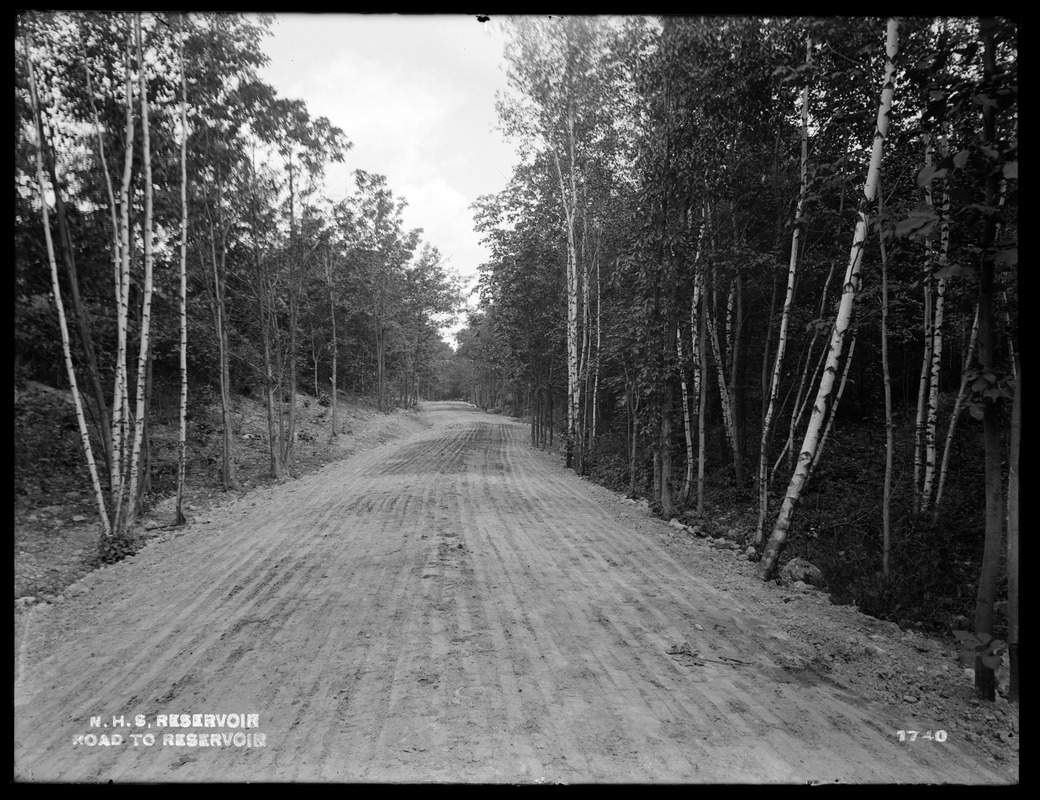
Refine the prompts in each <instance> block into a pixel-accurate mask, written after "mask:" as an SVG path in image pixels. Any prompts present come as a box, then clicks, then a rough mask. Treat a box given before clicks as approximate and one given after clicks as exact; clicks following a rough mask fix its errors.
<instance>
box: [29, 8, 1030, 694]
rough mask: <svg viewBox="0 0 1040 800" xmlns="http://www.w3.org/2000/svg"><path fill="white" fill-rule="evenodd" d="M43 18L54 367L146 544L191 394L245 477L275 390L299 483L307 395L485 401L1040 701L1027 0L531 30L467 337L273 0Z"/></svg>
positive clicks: (45, 231) (423, 249)
mask: <svg viewBox="0 0 1040 800" xmlns="http://www.w3.org/2000/svg"><path fill="white" fill-rule="evenodd" d="M18 22H19V30H18V39H17V41H18V44H17V62H16V63H17V70H16V94H15V103H16V126H15V131H16V141H15V152H16V172H15V180H16V193H15V223H16V227H15V235H16V273H15V276H16V277H15V330H16V342H15V344H16V351H15V377H16V385H17V384H18V383H19V382H24V381H26V380H34V381H40V382H44V383H47V384H49V385H53V386H66V387H67V386H70V385H71V387H72V389H73V393H74V396H75V397H76V398H77V410H78V412H79V413H78V430H79V434H80V436H81V439H82V442H83V445H84V453H85V456H86V461H85V462H84V464H85V467H84V468H85V469H88V470H89V471H90V473H91V476H92V485H93V486H94V491H95V493H96V495H97V507H98V514H99V518H100V519H101V524H102V528H103V530H104V534H103V542H109V543H110V544H109V545H108V547H110V549H113V550H114V551H115V552H118V550H119V544H118V542H119V539H120V537H121V536H125V535H126V533H127V531H128V530H129V529H130V527H131V526H132V523H133V519H134V515H135V513H136V510H137V509H138V508H139V506H140V503H141V499H142V496H143V493H144V492H145V491H146V488H147V486H148V485H149V482H150V481H152V480H159V479H162V477H161V476H153V475H152V474H151V471H150V467H149V452H150V451H149V448H150V446H151V445H150V442H149V428H148V421H149V418H150V415H151V414H153V413H155V412H153V409H152V408H151V406H150V403H152V400H153V398H154V397H155V396H156V395H157V394H158V393H160V392H169V391H170V387H176V388H177V391H178V392H180V396H181V397H184V398H187V397H188V396H189V395H190V394H191V393H195V394H196V395H197V394H198V393H208V394H210V395H211V396H215V397H216V398H217V399H218V400H219V402H220V405H221V408H222V409H223V414H224V417H223V421H222V426H221V428H222V429H221V435H222V437H223V455H222V469H221V476H222V480H223V483H224V485H225V486H227V487H231V486H234V485H235V482H236V474H235V452H234V450H235V437H234V435H233V433H234V430H235V420H234V398H235V397H236V396H240V395H242V394H243V393H252V394H253V395H256V394H260V395H262V396H263V398H264V401H265V403H266V406H267V410H268V426H269V437H268V439H269V448H270V469H271V473H272V475H273V476H275V477H280V476H281V475H283V474H284V472H285V469H286V464H287V463H288V461H289V459H290V457H291V452H292V447H293V443H294V419H295V418H294V413H295V403H296V398H297V397H298V395H299V394H300V393H301V392H302V393H305V394H309V395H311V396H312V397H314V398H316V400H317V401H318V402H323V403H328V402H329V397H330V395H332V394H333V393H335V392H357V393H364V394H370V395H372V396H374V397H375V398H376V399H377V402H378V405H379V407H380V408H381V409H388V408H391V407H393V406H399V405H411V404H414V403H416V402H418V401H419V400H420V399H423V398H426V399H446V398H458V399H467V400H470V401H472V402H473V403H475V404H476V405H478V406H480V407H483V408H485V409H494V410H497V411H501V412H505V413H512V414H514V415H516V416H518V417H521V418H523V419H525V420H527V421H528V422H529V423H530V427H531V442H532V446H535V447H561V448H562V451H563V454H564V457H565V459H566V463H567V464H568V466H570V467H572V468H573V469H574V470H576V471H577V472H578V473H580V474H582V475H587V476H589V477H590V478H592V479H594V480H597V481H599V482H602V483H604V484H606V485H609V486H611V487H613V488H616V489H618V490H621V491H624V492H626V493H627V494H628V495H629V496H630V497H632V498H646V499H647V500H648V501H649V505H650V508H651V509H652V510H653V511H654V512H655V513H657V514H659V515H661V516H662V517H664V518H665V519H672V518H676V519H678V520H680V521H682V522H684V523H688V524H689V525H690V526H691V527H695V528H697V529H703V530H711V529H713V526H716V527H717V526H718V524H719V523H717V522H716V520H717V519H718V518H719V517H720V516H721V513H722V512H726V513H730V512H738V513H739V514H740V517H741V519H742V520H743V523H742V524H743V527H742V528H741V530H740V536H741V543H742V544H745V545H748V546H750V547H752V548H754V550H753V551H752V555H751V557H752V558H754V559H756V560H757V561H758V574H759V576H760V577H761V578H762V579H768V578H771V577H772V576H773V574H774V572H775V570H776V567H777V566H778V564H779V563H780V561H781V559H782V558H783V557H785V556H786V555H795V554H797V555H802V556H804V557H806V558H808V559H809V560H810V561H812V562H813V563H815V564H817V565H818V566H819V567H820V568H821V569H822V570H823V574H824V576H825V579H826V581H827V582H828V584H829V585H830V587H831V590H832V595H833V596H834V598H835V599H836V600H837V601H839V602H855V603H857V604H858V605H859V606H860V607H861V608H862V609H863V610H864V611H865V612H867V613H872V614H875V615H878V616H882V617H885V618H890V619H895V620H899V621H903V620H917V621H922V622H924V623H925V624H927V625H928V626H929V627H934V628H945V629H946V630H947V631H949V630H951V629H955V630H958V631H959V633H958V635H959V636H960V638H961V639H962V641H963V646H964V653H965V658H972V659H976V661H975V662H974V666H975V667H976V675H977V680H978V681H979V682H980V689H981V690H982V692H983V694H984V695H986V696H989V697H992V694H993V685H992V673H993V668H994V667H996V666H997V665H998V664H999V663H1000V661H1001V657H1002V656H1003V655H1004V653H1005V652H1007V653H1008V655H1009V656H1010V663H1011V665H1012V669H1011V675H1012V686H1013V690H1012V691H1013V694H1014V695H1015V696H1017V674H1018V673H1017V670H1018V588H1017V587H1018V575H1017V569H1018V508H1017V502H1018V501H1017V498H1018V453H1019V431H1020V420H1021V392H1020V389H1019V387H1020V381H1021V369H1022V362H1021V359H1020V358H1019V355H1020V348H1019V341H1018V258H1017V252H1018V251H1017V246H1018V245H1017V242H1018V225H1017V219H1018V218H1017V209H1018V104H1017V75H1018V71H1017V69H1018V60H1017V58H1018V50H1017V35H1018V28H1017V23H1016V22H1015V21H1013V20H1007V19H991V18H982V19H977V18H960V17H944V18H932V17H911V18H902V19H898V20H897V19H889V20H886V19H884V18H871V17H851V18H842V19H830V18H810V19H798V18H776V19H772V18H757V17H681V18H675V17H665V18H661V19H656V18H654V19H650V18H635V17H616V18H614V17H610V18H607V17H575V18H556V17H553V18H544V19H543V18H536V17H522V18H518V19H515V20H509V21H508V22H507V23H505V25H506V28H507V31H508V40H509V41H508V46H507V49H506V54H505V55H506V62H507V66H508V70H509V72H508V77H509V82H510V87H511V88H510V91H509V93H508V95H506V96H503V97H501V98H499V109H500V112H499V113H500V127H501V132H502V135H504V136H506V137H508V138H509V139H510V140H511V141H512V142H514V143H515V144H516V146H517V148H518V152H520V154H521V160H520V163H519V165H518V166H517V167H516V169H515V171H514V173H513V175H512V177H511V180H510V181H509V183H508V185H507V186H505V187H504V189H503V190H502V191H501V192H499V193H498V194H494V195H489V196H484V197H481V198H480V199H479V201H477V202H476V203H475V204H474V206H473V212H474V224H475V226H476V229H477V230H478V231H479V232H480V233H481V235H482V236H483V237H484V241H485V244H486V245H487V247H488V250H489V252H490V254H491V255H490V257H489V260H488V261H487V263H485V264H484V265H483V266H482V267H481V273H480V280H479V288H478V292H477V297H476V298H475V307H474V308H472V309H471V312H470V314H469V317H468V320H467V324H466V326H465V327H464V328H463V329H462V330H461V331H460V332H459V333H458V334H457V337H456V339H457V347H456V349H455V350H454V352H453V351H452V348H451V347H449V346H448V345H447V344H446V343H445V342H444V341H443V340H442V338H441V336H440V333H439V328H440V327H441V325H442V324H443V322H444V321H445V320H446V319H448V318H449V317H450V316H451V315H452V314H453V313H454V312H455V311H456V310H457V309H458V308H459V306H460V303H461V299H460V283H459V280H458V278H457V277H456V276H455V275H454V274H453V273H452V272H451V271H450V270H449V269H448V268H447V267H446V265H445V264H444V263H443V260H442V258H441V256H440V254H439V253H438V251H437V249H436V247H435V246H434V245H433V244H431V243H426V242H424V241H423V239H422V232H421V231H415V230H406V229H405V226H404V223H403V222H402V217H401V209H402V207H403V206H402V204H403V203H404V200H403V199H402V198H400V197H397V196H395V195H394V193H393V192H392V190H391V188H390V187H389V186H388V185H387V182H386V179H385V178H383V177H382V176H379V175H375V174H370V173H366V172H363V171H358V172H357V173H356V175H355V179H356V180H355V186H354V187H352V191H351V193H350V195H349V197H348V199H346V200H343V201H336V202H333V201H331V200H329V199H328V196H327V192H326V191H325V187H324V185H323V173H324V169H325V167H326V166H327V165H328V164H330V163H331V162H333V161H336V160H338V159H341V158H342V154H343V153H344V151H345V150H346V149H347V148H349V147H350V141H349V139H348V137H347V134H346V133H345V132H343V131H340V130H338V129H337V128H335V127H334V126H332V125H331V124H330V123H329V121H328V120H326V119H324V118H320V117H312V116H311V115H310V114H309V113H308V110H307V108H306V106H305V104H303V103H302V102H300V101H296V100H291V99H286V98H282V97H279V96H277V94H276V93H275V92H274V91H273V89H272V88H271V87H269V86H267V85H265V84H264V83H263V82H262V81H260V80H259V79H258V78H257V69H258V67H259V66H260V65H261V64H262V63H263V62H264V55H263V50H262V39H263V34H264V30H265V25H266V24H268V21H267V20H265V19H263V18H247V17H244V16H238V15H229V14H221V15H209V14H191V15H188V16H179V15H124V14H117V15H107V14H86V13H84V14H43V13H34V14H24V15H22V16H21V17H19V21H18ZM184 387H191V388H189V389H187V390H185V389H184ZM185 391H187V392H188V394H187V395H186V394H184V392H185ZM186 403H187V400H186V399H184V400H182V401H181V406H180V412H179V413H180V414H181V415H182V419H183V416H184V415H185V414H186V413H189V412H187V410H186V409H187V405H186ZM334 407H335V406H334V404H333V408H334ZM964 412H967V413H964ZM182 429H183V424H182ZM335 432H336V420H335V416H334V415H333V421H332V427H331V430H330V434H332V435H334V434H335ZM182 436H183V434H182ZM182 461H183V458H182ZM166 480H169V481H170V482H175V481H176V476H166ZM1005 608H1006V611H1005V610H1004V609H1005Z"/></svg>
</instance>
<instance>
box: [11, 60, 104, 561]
mask: <svg viewBox="0 0 1040 800" xmlns="http://www.w3.org/2000/svg"><path fill="white" fill-rule="evenodd" d="M22 44H23V47H24V49H25V62H26V69H27V72H28V77H29V97H30V103H31V105H32V113H33V123H34V126H35V128H36V137H37V138H36V182H37V185H38V186H39V190H40V214H41V216H42V218H43V235H44V239H45V240H46V244H47V261H48V263H49V265H50V268H51V291H52V292H53V293H54V305H55V308H56V309H57V311H58V326H59V328H60V330H61V348H62V353H63V355H64V356H65V371H66V373H67V374H68V376H69V388H70V390H71V391H72V400H73V403H74V404H75V407H76V423H77V425H78V426H79V435H80V442H81V443H82V445H83V454H84V456H85V457H86V459H87V470H88V471H89V473H90V482H91V485H92V486H93V487H94V499H95V501H96V502H97V507H98V517H99V518H100V520H101V535H102V541H104V540H106V539H108V538H109V537H110V536H111V534H112V526H111V523H110V522H109V516H108V512H107V510H106V508H105V497H104V493H103V492H102V491H101V479H100V477H99V476H98V470H97V464H96V462H95V460H94V450H93V448H92V446H91V444H90V432H89V430H88V429H87V418H86V416H85V415H84V413H83V399H82V397H81V396H80V392H79V386H78V384H77V383H76V370H75V368H74V367H73V364H72V346H71V342H70V339H69V327H68V323H67V321H66V318H65V306H64V304H63V303H62V299H61V286H60V285H59V283H58V262H57V259H56V258H55V255H54V240H53V239H52V238H51V223H50V215H49V213H48V211H47V192H46V189H45V183H44V177H43V155H42V153H41V150H42V148H43V141H44V140H43V121H42V113H41V111H40V99H39V96H38V94H37V91H36V76H35V72H34V70H33V62H32V53H31V51H30V49H29V44H28V42H27V41H25V40H23V42H22Z"/></svg>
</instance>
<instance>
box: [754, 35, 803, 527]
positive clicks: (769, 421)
mask: <svg viewBox="0 0 1040 800" xmlns="http://www.w3.org/2000/svg"><path fill="white" fill-rule="evenodd" d="M805 61H806V64H811V63H812V39H811V38H808V37H807V38H806V42H805ZM801 138H802V153H801V173H800V182H799V189H798V205H797V207H796V209H795V213H794V230H793V231H792V232H791V258H790V261H789V262H788V266H787V293H786V294H785V295H784V308H783V311H782V312H781V314H780V332H779V334H778V335H777V342H776V358H775V360H774V362H773V373H772V377H771V378H770V381H769V405H768V406H767V407H766V415H765V419H764V420H763V422H762V439H761V441H760V442H759V457H758V527H757V528H756V530H755V544H756V545H759V544H761V543H762V537H763V535H764V531H765V524H766V514H767V513H768V508H769V472H768V467H769V440H770V434H771V432H772V425H773V413H774V412H775V410H776V398H777V395H778V394H779V392H780V376H781V375H782V372H783V363H784V354H785V352H786V350H787V326H788V323H789V322H790V319H791V307H792V305H793V304H794V290H795V282H796V281H795V279H796V277H797V275H798V239H799V237H800V235H801V228H802V210H803V208H804V205H805V191H806V186H807V183H808V149H809V83H808V80H806V83H805V85H804V86H803V87H802V137H801Z"/></svg>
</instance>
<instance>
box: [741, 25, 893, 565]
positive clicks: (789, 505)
mask: <svg viewBox="0 0 1040 800" xmlns="http://www.w3.org/2000/svg"><path fill="white" fill-rule="evenodd" d="M898 51H899V22H898V20H896V19H895V18H890V19H889V21H888V26H887V36H886V42H885V53H886V56H887V58H886V61H885V76H884V80H883V84H882V90H881V102H880V103H879V105H878V113H877V124H876V128H875V131H874V141H873V147H872V149H871V156H870V167H869V170H868V172H867V179H866V182H865V184H864V187H863V198H862V203H861V206H860V211H859V220H858V221H857V223H856V230H855V233H854V234H853V239H852V249H851V252H850V254H849V264H848V267H847V269H846V271H845V282H844V284H843V291H842V296H841V304H840V305H839V308H838V315H837V318H836V320H835V325H834V331H833V333H832V335H831V346H830V350H829V352H828V356H827V365H826V367H825V369H824V373H823V377H822V378H821V380H820V388H819V391H818V392H817V395H816V402H815V404H814V406H813V413H812V416H811V417H810V419H809V427H808V428H807V430H806V432H805V439H804V441H803V442H802V447H801V453H800V455H799V457H798V465H797V467H796V468H795V472H794V475H792V476H791V483H790V485H789V486H788V489H787V494H786V496H785V497H784V501H783V505H782V506H781V508H780V513H779V514H778V516H777V520H776V524H775V525H774V526H773V532H772V534H771V535H770V537H769V542H768V544H767V545H766V548H765V552H764V553H763V554H762V559H761V561H759V564H758V576H759V577H760V578H762V579H767V578H769V577H770V576H771V575H772V572H773V568H774V567H775V566H776V561H777V558H778V557H779V554H780V548H781V547H782V546H783V543H784V540H785V539H786V537H787V532H788V530H789V529H790V527H791V520H792V518H793V516H794V509H795V505H796V504H797V503H798V500H799V498H800V497H801V492H802V487H803V486H804V485H805V481H806V479H807V478H808V476H809V470H810V469H811V465H812V462H813V458H814V456H815V453H816V448H817V444H818V442H819V435H820V428H821V427H822V425H823V421H824V415H825V412H826V410H827V405H828V399H829V398H830V395H831V392H832V390H833V387H834V380H835V375H836V371H837V367H838V363H839V360H840V357H841V352H842V348H843V344H844V338H845V332H846V331H847V330H848V327H849V324H850V322H851V319H852V305H853V300H854V299H855V296H856V291H857V290H858V288H859V274H860V267H861V265H862V263H863V246H864V243H865V240H866V234H867V227H868V215H867V209H868V208H869V207H870V205H871V204H872V203H873V201H874V199H875V196H876V194H877V185H878V178H879V175H880V171H881V156H882V153H883V151H884V143H885V138H886V136H887V134H888V122H889V115H890V113H891V110H892V98H893V95H894V93H895V69H896V68H895V58H896V55H897V53H898Z"/></svg>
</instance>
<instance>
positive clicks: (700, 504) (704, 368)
mask: <svg viewBox="0 0 1040 800" xmlns="http://www.w3.org/2000/svg"><path fill="white" fill-rule="evenodd" d="M699 283H700V285H701V291H700V293H699V297H698V293H697V289H696V288H694V298H695V302H694V306H693V307H694V308H696V309H697V353H698V356H697V362H698V363H697V366H696V369H697V372H698V373H699V377H698V379H697V389H698V391H697V397H698V402H697V406H698V409H697V515H698V516H703V515H704V482H705V462H706V460H707V447H708V444H707V440H706V437H705V435H704V428H705V424H704V421H705V417H706V416H707V413H706V412H707V408H708V355H707V349H706V345H707V342H706V339H707V335H708V315H707V313H706V309H705V307H706V306H707V302H706V298H705V296H704V290H703V272H701V273H700V281H699ZM697 300H699V301H700V303H699V304H697V302H696V301H697Z"/></svg>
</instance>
